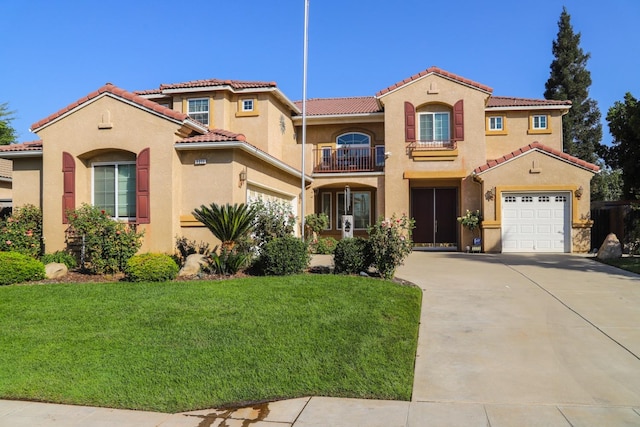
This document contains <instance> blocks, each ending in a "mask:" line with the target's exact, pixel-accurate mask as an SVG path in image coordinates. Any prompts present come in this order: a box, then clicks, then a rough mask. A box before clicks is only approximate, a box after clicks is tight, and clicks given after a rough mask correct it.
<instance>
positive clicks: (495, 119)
mask: <svg viewBox="0 0 640 427" xmlns="http://www.w3.org/2000/svg"><path fill="white" fill-rule="evenodd" d="M489 130H490V131H500V130H504V124H503V119H502V116H492V117H489Z"/></svg>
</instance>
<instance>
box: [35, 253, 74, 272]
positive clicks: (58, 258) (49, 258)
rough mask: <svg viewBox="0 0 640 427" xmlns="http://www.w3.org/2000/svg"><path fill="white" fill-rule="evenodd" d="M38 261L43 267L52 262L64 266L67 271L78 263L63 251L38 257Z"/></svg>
mask: <svg viewBox="0 0 640 427" xmlns="http://www.w3.org/2000/svg"><path fill="white" fill-rule="evenodd" d="M40 261H42V263H43V264H44V265H47V264H50V263H52V262H57V263H60V264H64V265H66V266H67V268H68V269H69V270H71V269H72V268H76V267H77V266H78V262H77V261H76V259H75V257H74V256H73V255H71V254H70V253H68V252H65V251H56V252H54V253H52V254H44V255H42V257H40Z"/></svg>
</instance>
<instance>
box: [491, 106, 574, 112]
mask: <svg viewBox="0 0 640 427" xmlns="http://www.w3.org/2000/svg"><path fill="white" fill-rule="evenodd" d="M570 108H571V105H528V106H525V105H520V106H512V107H509V106H499V107H484V109H485V111H526V110H567V111H569V109H570Z"/></svg>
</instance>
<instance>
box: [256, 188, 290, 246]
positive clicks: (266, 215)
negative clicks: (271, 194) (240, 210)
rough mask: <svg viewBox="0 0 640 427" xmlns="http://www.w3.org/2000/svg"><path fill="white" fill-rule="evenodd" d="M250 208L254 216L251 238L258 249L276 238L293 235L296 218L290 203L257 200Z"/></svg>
mask: <svg viewBox="0 0 640 427" xmlns="http://www.w3.org/2000/svg"><path fill="white" fill-rule="evenodd" d="M251 206H252V207H253V209H254V212H255V214H256V217H255V221H254V223H253V238H254V239H255V241H256V245H257V246H258V247H262V246H264V245H265V244H266V243H268V242H270V241H271V240H273V239H275V238H277V237H285V236H290V235H291V234H293V230H294V228H293V227H294V226H295V225H296V216H295V215H294V214H293V210H292V208H291V204H290V203H287V202H285V201H277V200H268V201H264V200H262V199H258V200H257V201H255V202H253V203H252V204H251Z"/></svg>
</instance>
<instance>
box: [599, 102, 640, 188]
mask: <svg viewBox="0 0 640 427" xmlns="http://www.w3.org/2000/svg"><path fill="white" fill-rule="evenodd" d="M607 122H608V123H609V130H610V132H611V135H612V136H613V144H614V146H613V147H612V148H611V150H610V153H611V155H610V157H609V164H610V166H611V167H614V168H620V169H621V170H622V182H623V198H626V199H630V200H635V199H636V197H638V196H640V173H638V164H640V103H639V102H638V100H637V99H636V98H634V97H633V95H631V93H627V94H625V96H624V102H620V101H616V102H615V103H614V104H613V106H612V107H611V108H610V109H609V112H608V113H607Z"/></svg>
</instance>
